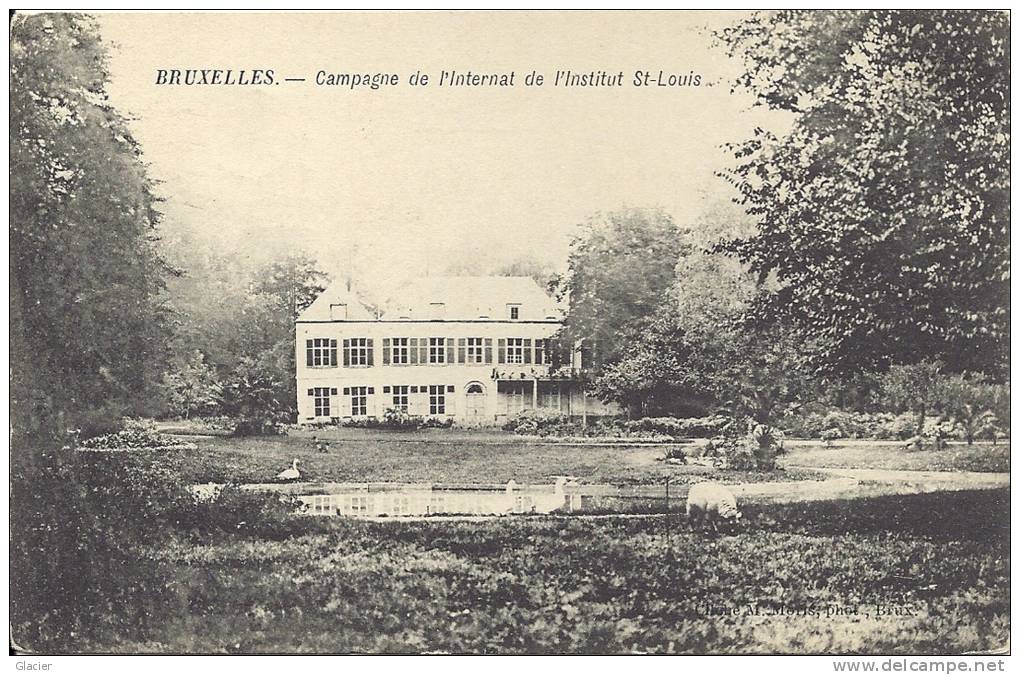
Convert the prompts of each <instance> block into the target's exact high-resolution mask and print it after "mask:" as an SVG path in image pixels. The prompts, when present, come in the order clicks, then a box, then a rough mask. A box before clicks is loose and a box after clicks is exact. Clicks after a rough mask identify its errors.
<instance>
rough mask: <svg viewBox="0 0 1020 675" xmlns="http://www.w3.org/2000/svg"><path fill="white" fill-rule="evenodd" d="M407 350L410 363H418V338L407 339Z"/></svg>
mask: <svg viewBox="0 0 1020 675" xmlns="http://www.w3.org/2000/svg"><path fill="white" fill-rule="evenodd" d="M407 351H408V352H409V353H410V355H411V363H418V338H411V339H410V340H408V341H407Z"/></svg>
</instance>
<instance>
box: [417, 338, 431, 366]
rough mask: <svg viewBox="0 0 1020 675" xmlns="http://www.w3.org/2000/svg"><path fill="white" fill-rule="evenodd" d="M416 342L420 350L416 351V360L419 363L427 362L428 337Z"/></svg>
mask: <svg viewBox="0 0 1020 675" xmlns="http://www.w3.org/2000/svg"><path fill="white" fill-rule="evenodd" d="M418 344H419V347H418V348H419V350H420V351H419V352H418V362H419V363H428V362H429V339H428V338H422V339H421V342H419V343H418Z"/></svg>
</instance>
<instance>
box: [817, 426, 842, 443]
mask: <svg viewBox="0 0 1020 675" xmlns="http://www.w3.org/2000/svg"><path fill="white" fill-rule="evenodd" d="M840 438H843V432H842V431H840V430H839V429H837V428H835V427H833V428H832V429H826V430H825V431H823V432H822V440H823V441H825V445H826V447H828V446H829V445H832V442H833V441H835V440H838V439H840Z"/></svg>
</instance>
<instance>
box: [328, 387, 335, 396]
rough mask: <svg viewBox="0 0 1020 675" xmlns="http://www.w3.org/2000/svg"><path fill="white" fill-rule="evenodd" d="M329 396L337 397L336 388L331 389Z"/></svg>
mask: <svg viewBox="0 0 1020 675" xmlns="http://www.w3.org/2000/svg"><path fill="white" fill-rule="evenodd" d="M329 395H330V396H336V387H332V388H331V389H330V390H329Z"/></svg>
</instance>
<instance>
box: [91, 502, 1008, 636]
mask: <svg viewBox="0 0 1020 675" xmlns="http://www.w3.org/2000/svg"><path fill="white" fill-rule="evenodd" d="M1008 511H1009V493H1008V491H1007V490H998V491H982V492H971V493H939V494H928V495H914V496H909V497H884V498H877V499H869V500H855V501H851V502H824V503H815V504H811V505H807V506H805V505H789V506H773V507H753V506H752V507H748V508H747V509H746V510H745V514H746V515H747V522H746V524H745V526H744V527H743V528H742V529H741V531H739V532H737V533H736V534H732V535H725V536H719V535H708V534H703V533H695V532H691V531H690V530H689V529H688V528H687V527H686V526H684V525H682V524H681V523H680V521H679V520H678V519H677V518H673V517H670V518H663V517H658V518H629V519H628V518H621V517H614V518H607V519H580V518H559V519H556V518H549V517H539V518H508V519H503V520H494V521H486V522H414V523H371V522H358V521H346V520H337V519H312V518H303V519H299V520H298V521H295V523H296V524H295V525H294V526H293V531H292V532H291V535H292V536H290V537H289V538H283V539H279V538H277V539H275V540H269V539H265V538H242V537H239V536H236V535H234V536H231V535H227V536H225V537H221V538H217V539H216V540H215V541H209V542H206V543H202V542H197V543H196V542H195V541H193V540H179V541H178V543H175V544H173V545H170V546H161V547H159V549H158V550H155V551H153V552H152V555H153V556H154V557H158V558H159V559H160V560H161V562H162V564H165V565H169V566H170V567H171V571H172V577H173V578H172V587H173V588H175V589H176V595H175V596H174V597H175V600H173V601H172V603H171V605H170V606H169V607H166V608H164V610H163V611H162V613H160V614H159V615H157V616H153V617H152V618H151V621H150V634H149V636H148V637H147V638H146V639H144V640H143V641H136V642H130V643H126V642H118V643H115V644H105V645H94V648H95V649H99V650H102V651H107V650H109V651H174V652H318V653H324V652H329V653H335V652H341V653H347V652H371V653H378V652H389V653H392V652H398V653H399V652H433V651H439V652H454V653H621V652H651V653H731V652H740V653H752V652H753V653H776V652H778V653H791V652H793V653H841V654H842V653H888V654H900V653H916V652H921V653H959V652H961V651H969V650H985V649H992V648H997V647H1002V646H1004V645H1006V644H1007V642H1006V641H1007V639H1008V630H1009V529H1008ZM277 536H278V537H279V534H278V535H277Z"/></svg>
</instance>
